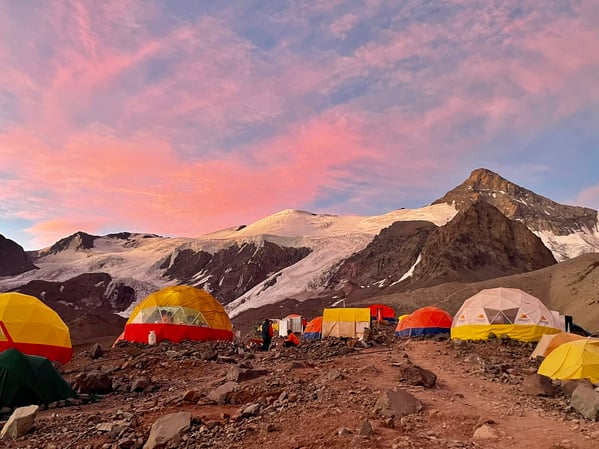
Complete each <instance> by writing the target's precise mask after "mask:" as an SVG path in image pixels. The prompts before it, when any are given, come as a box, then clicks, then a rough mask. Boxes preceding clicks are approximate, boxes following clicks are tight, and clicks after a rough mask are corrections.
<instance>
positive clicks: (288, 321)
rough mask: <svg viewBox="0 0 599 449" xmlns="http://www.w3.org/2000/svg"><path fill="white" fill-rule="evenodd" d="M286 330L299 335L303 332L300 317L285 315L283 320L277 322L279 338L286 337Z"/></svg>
mask: <svg viewBox="0 0 599 449" xmlns="http://www.w3.org/2000/svg"><path fill="white" fill-rule="evenodd" d="M287 330H291V332H294V333H300V334H301V333H302V332H303V331H304V328H303V326H302V316H301V315H298V314H292V315H287V316H286V317H285V318H283V319H281V320H279V336H281V337H287Z"/></svg>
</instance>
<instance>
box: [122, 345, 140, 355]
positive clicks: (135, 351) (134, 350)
mask: <svg viewBox="0 0 599 449" xmlns="http://www.w3.org/2000/svg"><path fill="white" fill-rule="evenodd" d="M142 352H143V351H142V350H141V349H140V348H138V347H137V346H135V345H129V346H127V347H126V348H125V354H127V355H130V356H131V357H137V356H138V355H140V354H141V353H142Z"/></svg>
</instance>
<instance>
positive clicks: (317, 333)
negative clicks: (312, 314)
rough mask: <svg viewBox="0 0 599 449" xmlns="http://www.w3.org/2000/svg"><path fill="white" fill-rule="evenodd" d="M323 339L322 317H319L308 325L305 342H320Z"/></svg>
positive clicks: (305, 331)
mask: <svg viewBox="0 0 599 449" xmlns="http://www.w3.org/2000/svg"><path fill="white" fill-rule="evenodd" d="M321 337H322V316H317V317H316V318H314V319H312V320H311V321H309V322H308V324H307V325H306V328H305V329H304V340H320V338H321Z"/></svg>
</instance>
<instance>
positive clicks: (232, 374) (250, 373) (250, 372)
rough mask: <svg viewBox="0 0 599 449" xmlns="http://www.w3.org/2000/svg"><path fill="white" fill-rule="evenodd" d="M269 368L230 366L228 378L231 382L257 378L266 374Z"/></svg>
mask: <svg viewBox="0 0 599 449" xmlns="http://www.w3.org/2000/svg"><path fill="white" fill-rule="evenodd" d="M267 374H268V370H265V369H251V368H250V369H248V368H239V367H237V366H230V367H229V369H228V370H227V380H228V381H231V382H244V381H246V380H252V379H257V378H258V377H262V376H266V375H267Z"/></svg>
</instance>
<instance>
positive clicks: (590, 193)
mask: <svg viewBox="0 0 599 449" xmlns="http://www.w3.org/2000/svg"><path fill="white" fill-rule="evenodd" d="M572 204H575V205H580V206H584V207H590V208H592V209H595V210H597V211H599V184H597V185H595V186H592V187H588V188H586V189H583V190H581V191H580V193H579V194H578V195H577V197H576V199H575V200H574V202H573V203H572Z"/></svg>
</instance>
